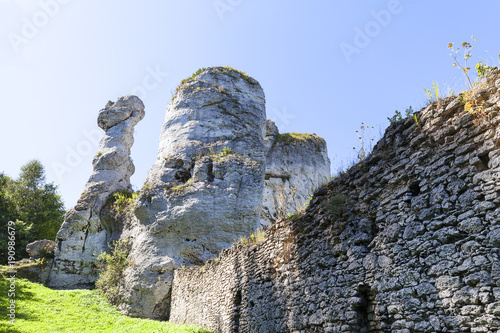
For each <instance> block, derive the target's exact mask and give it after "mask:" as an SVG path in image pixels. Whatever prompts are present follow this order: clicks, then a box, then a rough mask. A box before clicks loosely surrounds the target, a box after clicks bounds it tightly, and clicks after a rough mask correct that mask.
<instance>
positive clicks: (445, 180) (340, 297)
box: [170, 69, 500, 332]
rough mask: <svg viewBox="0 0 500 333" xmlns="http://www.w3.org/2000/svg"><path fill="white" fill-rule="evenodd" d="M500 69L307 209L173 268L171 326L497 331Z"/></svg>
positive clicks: (390, 139)
mask: <svg viewBox="0 0 500 333" xmlns="http://www.w3.org/2000/svg"><path fill="white" fill-rule="evenodd" d="M499 88H500V72H499V71H498V70H497V69H495V70H493V72H492V73H491V74H490V76H489V77H488V78H487V80H486V82H485V88H484V89H483V90H482V91H481V92H480V93H479V95H478V96H479V98H480V99H481V100H483V101H485V104H484V107H485V110H486V112H487V113H488V114H489V115H490V118H487V119H483V120H480V121H475V120H476V119H477V118H476V117H475V116H473V115H471V114H470V113H467V112H465V111H464V109H463V106H462V105H461V103H460V102H459V98H458V97H450V98H448V99H446V100H444V101H440V102H439V103H435V104H433V105H430V106H429V107H427V108H425V109H423V110H422V111H420V112H419V113H418V114H417V119H418V124H416V123H415V121H414V120H413V119H411V118H410V119H406V120H403V121H400V122H397V123H395V124H392V125H391V126H389V128H388V129H387V130H386V133H385V135H384V137H383V138H382V139H381V140H380V141H379V143H378V144H377V145H376V146H375V148H374V151H373V153H372V154H371V155H370V156H368V157H367V158H366V159H365V160H364V161H362V162H361V163H359V164H358V165H356V166H354V167H353V168H351V169H350V170H349V171H348V172H347V173H346V174H344V175H340V176H339V177H337V178H336V179H334V180H333V181H332V182H330V183H329V184H327V185H326V186H324V187H322V188H320V189H319V190H318V191H316V192H315V195H314V198H313V199H312V201H311V203H310V206H309V208H308V209H307V211H306V214H305V215H304V216H303V217H301V218H298V219H296V220H294V221H282V222H279V223H277V224H275V225H273V226H271V227H270V228H269V230H268V232H267V235H266V238H265V239H264V241H262V242H260V243H258V244H254V245H241V244H237V245H234V246H233V247H232V248H230V249H228V250H224V251H222V253H221V255H220V258H219V259H218V260H211V261H209V262H208V263H207V264H206V265H205V266H204V267H201V268H200V267H188V268H185V269H180V270H176V272H175V276H174V283H173V291H172V303H171V305H172V307H171V315H170V320H172V321H175V322H182V323H194V324H198V325H201V326H205V327H207V328H210V329H213V330H215V331H217V332H497V331H498V330H499V329H500V319H499V318H500V260H499V259H500V195H499V192H500V131H498V130H497V127H498V124H499V122H500V116H499V115H498V110H499V109H500V102H499V101H500V93H499Z"/></svg>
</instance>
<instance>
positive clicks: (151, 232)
mask: <svg viewBox="0 0 500 333" xmlns="http://www.w3.org/2000/svg"><path fill="white" fill-rule="evenodd" d="M143 109H144V107H143V105H142V103H141V102H140V101H139V100H138V99H137V98H135V97H127V98H122V99H120V100H119V101H118V102H116V103H114V104H113V103H110V104H108V105H107V106H106V109H104V110H102V111H101V112H100V114H99V119H98V124H99V126H100V127H101V128H103V129H104V130H105V131H106V136H105V138H104V139H103V140H102V141H101V148H100V151H99V153H98V154H97V156H96V157H95V158H94V161H93V164H94V174H93V175H92V176H91V178H90V180H89V182H88V184H87V186H86V191H85V193H84V195H83V196H82V198H80V200H79V202H78V204H77V206H76V207H75V208H74V209H72V210H71V211H70V212H69V213H68V215H67V216H66V219H65V222H64V224H63V226H62V227H61V230H60V231H59V233H58V236H57V241H58V247H57V250H56V256H55V260H54V264H53V268H52V272H51V276H50V279H49V285H51V286H54V287H84V286H90V285H92V283H94V282H95V281H96V278H97V271H96V270H95V266H96V262H97V261H96V260H97V256H98V255H99V254H100V253H101V252H102V251H109V250H110V249H109V248H108V243H109V242H110V241H114V240H119V239H120V240H122V241H127V244H128V247H127V248H129V249H130V252H129V254H128V261H129V263H130V265H129V266H128V267H127V268H126V269H125V271H124V274H123V279H122V281H121V284H120V285H119V286H117V288H118V294H119V295H118V297H117V299H118V303H119V304H118V307H119V309H120V310H121V311H123V312H124V313H127V314H129V315H131V316H136V317H148V318H154V319H167V318H168V317H169V314H170V297H171V290H172V280H173V276H174V270H175V269H176V268H180V267H182V266H193V265H202V264H203V263H204V262H206V261H207V260H209V259H211V258H214V257H216V256H217V255H218V253H219V252H220V251H221V250H223V249H226V248H229V247H230V246H231V245H232V244H233V243H235V242H237V241H238V240H239V239H240V238H242V237H247V236H249V235H250V234H251V233H252V232H254V231H255V230H256V229H258V228H260V227H261V222H262V221H261V218H262V217H264V219H263V221H264V225H265V226H268V225H269V224H270V223H272V222H273V221H274V220H275V219H276V217H277V216H276V209H275V208H276V207H275V206H276V203H275V202H273V200H272V196H273V195H276V190H277V189H279V190H283V189H285V188H286V189H291V188H292V187H293V188H296V195H295V196H294V197H293V198H292V199H291V200H290V202H287V205H286V207H285V208H284V213H283V214H285V215H286V214H287V212H290V213H293V212H294V211H295V210H296V208H297V207H298V206H302V205H303V203H304V202H306V201H307V199H308V197H309V195H310V193H311V191H312V189H313V188H315V187H317V186H319V185H320V183H322V182H324V181H325V178H326V177H329V174H330V173H329V160H328V157H327V152H326V144H325V142H324V140H323V139H321V138H319V137H318V136H316V135H313V134H305V135H304V134H293V133H292V134H279V132H278V130H277V128H276V126H275V125H274V124H273V123H272V122H270V121H268V122H267V126H266V113H265V97H264V92H263V90H262V88H261V86H260V84H259V83H258V82H257V81H255V80H254V79H252V78H250V77H248V76H247V75H246V74H245V73H242V72H239V71H236V70H233V69H231V68H226V67H211V68H206V69H201V70H199V71H198V72H196V73H195V74H194V75H193V76H192V77H191V78H189V79H186V80H184V81H183V82H182V83H181V85H180V86H179V87H178V88H177V92H176V94H175V96H174V97H173V98H172V100H171V101H170V103H169V105H168V106H167V110H166V118H165V123H164V125H163V128H162V131H161V135H160V143H159V150H158V157H157V160H156V162H155V163H154V165H153V166H152V168H151V169H150V172H149V174H148V175H147V178H146V180H145V183H144V186H143V187H142V189H141V190H140V192H139V193H138V194H137V199H136V200H135V201H134V202H132V201H133V199H132V198H135V195H134V196H132V195H130V196H129V199H127V203H124V204H127V205H128V206H127V207H126V208H123V207H122V209H121V210H117V207H116V205H114V203H113V200H114V198H115V196H114V195H113V194H114V193H115V192H116V191H130V190H131V188H130V183H129V178H130V175H131V174H132V173H133V164H132V162H131V161H130V159H129V152H130V147H131V145H132V141H133V139H132V133H133V126H134V125H135V124H136V123H137V122H138V121H139V120H140V119H142V117H143V115H144V112H143ZM267 162H269V166H266V163H267ZM276 180H279V181H280V182H279V183H278V182H277V181H276ZM278 185H280V186H282V187H279V186H278Z"/></svg>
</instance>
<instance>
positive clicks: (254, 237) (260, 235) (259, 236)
mask: <svg viewBox="0 0 500 333" xmlns="http://www.w3.org/2000/svg"><path fill="white" fill-rule="evenodd" d="M265 236H266V232H265V231H264V230H262V229H257V230H255V231H254V232H252V234H251V235H250V236H248V237H241V238H240V243H242V244H245V245H251V244H258V243H260V242H262V241H263V240H264V238H265Z"/></svg>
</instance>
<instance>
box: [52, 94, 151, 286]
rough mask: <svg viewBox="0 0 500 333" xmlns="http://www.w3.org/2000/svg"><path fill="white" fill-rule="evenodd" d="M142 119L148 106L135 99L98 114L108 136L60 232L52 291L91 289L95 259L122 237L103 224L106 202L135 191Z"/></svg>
mask: <svg viewBox="0 0 500 333" xmlns="http://www.w3.org/2000/svg"><path fill="white" fill-rule="evenodd" d="M143 117H144V104H143V103H142V101H141V100H140V99H139V98H138V97H136V96H126V97H121V98H119V99H118V100H117V101H116V102H114V103H113V102H111V101H110V102H108V104H106V107H105V108H104V109H103V110H101V111H100V112H99V117H98V121H97V122H98V125H99V127H101V128H102V129H103V130H104V131H105V132H106V133H105V135H104V137H103V139H102V140H101V142H100V144H99V151H98V153H97V155H96V156H95V157H94V159H93V161H92V165H93V167H94V172H93V173H92V175H91V176H90V178H89V180H88V181H87V184H86V186H85V191H84V192H83V194H82V196H81V197H80V199H79V200H78V203H77V204H76V206H75V207H74V208H72V209H71V210H70V211H69V212H68V213H67V214H66V217H65V219H64V222H63V224H62V226H61V229H60V230H59V232H58V233H57V236H56V241H57V248H56V251H55V258H54V263H53V266H52V270H51V273H50V276H49V281H48V284H49V286H51V287H58V288H70V287H71V288H75V287H89V286H92V285H93V283H94V282H95V281H96V279H97V272H96V271H95V263H96V259H97V256H98V255H99V254H100V253H101V252H102V251H104V250H106V249H107V244H108V241H110V240H111V239H112V237H113V236H114V237H115V238H116V235H117V234H118V235H120V234H121V229H122V226H121V225H120V223H116V224H114V223H111V224H110V225H105V224H103V223H102V221H101V218H100V214H101V210H102V208H103V207H104V205H105V203H106V200H107V199H108V197H109V196H110V195H111V194H112V193H114V192H116V191H131V190H132V187H131V185H130V176H132V174H133V173H134V170H135V169H134V164H133V163H132V160H131V159H130V148H131V147H132V144H133V143H134V138H133V134H134V126H135V125H136V124H137V123H138V122H139V121H140V120H141V119H142V118H143Z"/></svg>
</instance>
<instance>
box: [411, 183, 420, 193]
mask: <svg viewBox="0 0 500 333" xmlns="http://www.w3.org/2000/svg"><path fill="white" fill-rule="evenodd" d="M409 188H410V194H411V195H412V196H414V197H415V196H417V195H419V194H420V185H419V183H418V182H414V183H411V184H410V186H409Z"/></svg>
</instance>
